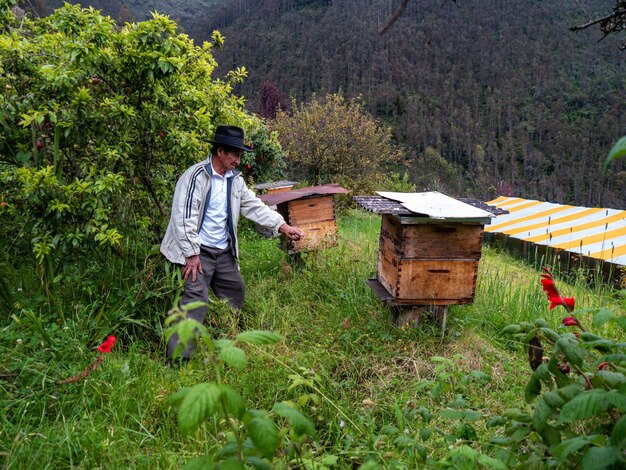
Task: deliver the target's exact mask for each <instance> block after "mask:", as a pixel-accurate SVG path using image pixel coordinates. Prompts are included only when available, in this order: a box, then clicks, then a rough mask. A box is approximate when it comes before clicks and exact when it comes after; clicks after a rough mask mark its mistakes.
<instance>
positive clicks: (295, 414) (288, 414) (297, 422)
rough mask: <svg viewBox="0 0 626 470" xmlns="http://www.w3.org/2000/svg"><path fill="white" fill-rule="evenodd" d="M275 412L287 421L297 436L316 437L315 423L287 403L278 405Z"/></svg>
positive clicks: (275, 405)
mask: <svg viewBox="0 0 626 470" xmlns="http://www.w3.org/2000/svg"><path fill="white" fill-rule="evenodd" d="M273 411H274V413H276V414H277V415H278V416H282V417H283V418H285V419H286V420H287V422H288V423H289V425H290V426H291V428H292V429H293V430H294V432H295V433H296V435H298V436H302V435H304V434H308V435H309V436H311V437H315V426H313V423H312V422H311V421H310V420H309V419H308V418H307V417H306V416H304V415H303V414H302V413H300V411H298V410H296V409H295V408H294V407H292V406H291V405H289V404H287V403H285V402H282V403H276V404H274V408H273Z"/></svg>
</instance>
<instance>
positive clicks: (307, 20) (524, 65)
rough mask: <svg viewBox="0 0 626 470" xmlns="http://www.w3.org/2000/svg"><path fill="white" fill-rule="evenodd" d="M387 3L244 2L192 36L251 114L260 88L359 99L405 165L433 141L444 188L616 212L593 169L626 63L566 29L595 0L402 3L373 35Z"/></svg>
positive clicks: (619, 198) (618, 104) (618, 181)
mask: <svg viewBox="0 0 626 470" xmlns="http://www.w3.org/2000/svg"><path fill="white" fill-rule="evenodd" d="M398 3H399V2H388V1H382V0H368V1H359V2H356V1H353V0H338V1H333V2H328V1H311V0H308V1H289V2H275V1H268V0H261V1H250V0H243V1H237V2H230V7H226V8H223V9H221V10H220V12H219V13H217V12H216V13H213V12H209V13H208V14H207V15H206V16H205V18H204V19H202V20H199V21H198V24H197V26H196V27H195V28H194V29H193V30H192V31H191V33H192V35H194V36H195V37H196V38H198V39H205V38H207V37H208V36H207V35H208V34H210V32H211V31H212V30H213V29H215V28H217V29H220V31H221V32H222V33H223V34H224V35H225V36H226V46H225V48H224V51H223V52H222V53H221V54H220V55H218V56H217V59H218V62H219V64H220V69H221V70H223V71H228V70H230V69H232V68H233V67H236V66H245V67H246V68H247V69H248V70H249V78H248V80H247V81H246V82H245V83H244V84H243V86H242V87H241V88H240V89H239V91H240V93H242V94H243V95H244V96H246V97H247V98H248V99H249V100H250V106H251V107H254V106H255V103H256V100H257V99H258V96H259V90H260V89H261V85H262V84H263V83H264V82H272V83H275V84H276V85H277V86H278V87H279V88H280V89H281V90H282V91H283V92H284V93H285V94H287V95H291V96H293V97H294V98H296V99H297V100H305V99H307V98H308V97H309V96H311V94H312V93H317V94H323V93H325V92H335V91H343V92H344V93H345V94H347V95H348V96H362V98H363V100H364V101H365V103H366V104H367V106H368V107H369V109H370V111H372V112H373V113H374V114H375V115H376V116H378V117H380V118H382V119H384V120H385V121H386V122H387V123H388V124H389V125H391V126H392V127H393V129H394V131H395V135H396V137H397V139H398V140H399V141H400V142H401V143H403V144H405V145H406V146H407V152H408V154H409V155H410V156H411V158H412V159H413V161H415V158H416V157H417V156H419V155H421V154H422V153H423V151H424V149H425V148H426V147H427V146H432V147H435V148H436V149H437V150H438V151H439V152H441V154H442V155H443V156H444V157H445V158H446V159H447V160H449V161H451V162H453V163H454V164H455V165H457V168H458V169H459V170H460V174H461V177H460V178H459V180H458V181H456V182H453V183H454V184H450V185H449V186H450V187H449V188H448V189H449V190H450V191H452V192H457V193H462V194H468V193H472V192H473V193H474V194H475V195H477V196H481V197H489V196H491V195H493V194H494V193H500V194H507V193H508V194H514V195H519V196H524V197H528V198H539V199H547V200H551V201H556V202H560V203H577V204H580V205H608V206H614V207H623V206H624V204H625V203H626V172H624V171H623V170H624V168H625V167H624V165H623V163H622V165H620V166H616V167H614V171H613V172H612V173H611V174H609V175H608V176H605V175H603V174H602V173H601V164H602V162H603V161H604V159H605V157H606V154H607V152H608V150H609V149H610V146H611V145H612V143H614V142H615V141H616V140H617V138H619V137H620V136H621V135H623V134H624V130H625V129H626V113H625V111H626V99H625V98H626V91H625V88H626V87H625V84H626V78H625V77H626V73H625V72H626V67H625V61H624V58H625V57H626V55H625V54H624V53H623V52H621V51H620V50H619V44H620V41H619V38H608V39H606V40H604V41H600V42H598V41H597V39H599V38H600V36H601V34H600V32H599V31H596V30H589V31H585V32H583V33H579V34H574V33H571V32H569V27H570V26H572V25H573V24H579V23H581V22H584V21H586V20H587V18H588V16H587V14H588V15H589V16H594V14H600V13H601V11H598V9H599V8H600V7H599V6H598V5H597V2H591V1H584V2H571V1H566V0H559V1H553V2H537V1H533V0H522V1H519V2H513V3H512V4H508V5H507V8H506V9H504V8H502V3H501V2H499V1H495V0H487V1H476V0H464V1H459V2H457V3H452V2H441V1H440V0H429V1H422V2H417V1H413V2H411V3H410V4H409V7H408V8H407V9H406V11H405V12H404V14H403V16H402V17H401V18H400V20H399V21H398V22H397V23H396V24H395V25H394V27H393V28H392V29H391V30H390V31H389V32H388V33H387V34H385V35H384V36H379V35H378V34H377V31H378V29H379V28H380V26H381V25H382V24H384V23H385V21H386V20H387V18H389V16H390V15H391V14H392V13H393V11H394V8H395V5H397V4H398ZM442 3H443V5H442ZM415 171H417V170H416V168H415V167H413V172H415ZM620 171H621V173H620Z"/></svg>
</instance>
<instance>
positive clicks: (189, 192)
mask: <svg viewBox="0 0 626 470" xmlns="http://www.w3.org/2000/svg"><path fill="white" fill-rule="evenodd" d="M203 171H204V170H203V168H202V167H199V168H198V169H197V170H196V171H194V172H193V174H192V175H191V178H190V179H191V181H190V183H189V186H188V187H187V197H186V199H185V219H188V218H189V217H191V206H192V204H193V193H194V191H195V190H196V178H198V176H199V175H200V173H202V172H203Z"/></svg>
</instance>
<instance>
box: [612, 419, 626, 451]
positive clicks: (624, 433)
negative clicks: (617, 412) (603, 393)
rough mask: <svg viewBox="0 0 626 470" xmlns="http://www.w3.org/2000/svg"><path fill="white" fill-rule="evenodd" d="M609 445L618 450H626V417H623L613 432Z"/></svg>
mask: <svg viewBox="0 0 626 470" xmlns="http://www.w3.org/2000/svg"><path fill="white" fill-rule="evenodd" d="M609 443H610V444H611V445H612V446H613V447H616V448H618V449H624V448H626V415H622V417H621V418H620V419H619V421H618V422H617V423H615V426H613V431H611V437H610V439H609Z"/></svg>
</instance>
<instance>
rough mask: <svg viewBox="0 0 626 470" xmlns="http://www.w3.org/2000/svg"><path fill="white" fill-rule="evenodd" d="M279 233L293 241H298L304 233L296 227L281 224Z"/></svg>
mask: <svg viewBox="0 0 626 470" xmlns="http://www.w3.org/2000/svg"><path fill="white" fill-rule="evenodd" d="M278 232H279V233H283V234H285V235H287V236H288V237H289V238H291V239H292V240H293V241H296V242H297V241H298V240H301V239H303V238H304V232H303V231H302V230H301V229H299V228H298V227H292V226H291V225H287V224H282V225H281V226H280V228H279V229H278Z"/></svg>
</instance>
